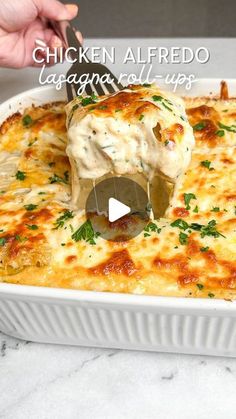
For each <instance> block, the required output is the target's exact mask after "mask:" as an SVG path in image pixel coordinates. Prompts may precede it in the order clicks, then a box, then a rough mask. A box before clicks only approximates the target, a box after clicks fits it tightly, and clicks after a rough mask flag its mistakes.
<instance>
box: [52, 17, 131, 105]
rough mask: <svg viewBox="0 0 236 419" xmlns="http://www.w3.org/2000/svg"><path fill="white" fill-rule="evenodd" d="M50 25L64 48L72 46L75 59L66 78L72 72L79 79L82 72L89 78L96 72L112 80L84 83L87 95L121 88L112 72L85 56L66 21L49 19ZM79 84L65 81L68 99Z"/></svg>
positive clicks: (74, 92) (99, 94)
mask: <svg viewBox="0 0 236 419" xmlns="http://www.w3.org/2000/svg"><path fill="white" fill-rule="evenodd" d="M50 25H51V26H52V27H53V29H54V31H55V32H56V34H57V35H58V36H59V38H60V39H61V40H62V41H63V44H64V47H65V48H68V47H73V49H72V50H71V51H70V56H71V58H72V59H73V60H74V59H76V60H77V61H76V62H75V63H74V64H72V66H71V68H70V69H69V70H68V72H67V74H66V78H67V79H68V77H69V76H70V75H72V74H76V75H77V79H79V77H81V76H82V75H83V74H88V75H89V78H90V76H91V77H92V76H93V75H94V74H98V76H99V78H101V77H102V76H105V75H107V77H106V79H107V80H109V81H112V83H111V84H110V83H108V82H107V81H105V82H104V83H101V82H99V81H98V82H97V83H88V84H86V85H85V89H84V90H85V92H86V93H87V95H91V94H92V93H94V94H96V95H97V96H102V95H105V94H108V93H115V92H117V91H118V90H121V89H123V86H122V84H121V83H119V82H118V80H117V78H116V77H115V76H114V74H113V73H112V72H111V71H110V70H109V69H108V68H107V67H106V66H105V65H102V64H96V63H93V62H92V61H90V60H89V59H88V58H87V56H86V55H85V53H84V50H83V47H82V45H81V44H80V42H79V40H78V39H77V37H76V34H75V32H74V30H73V28H72V27H71V25H70V23H69V22H68V21H65V20H64V21H59V22H56V21H50ZM82 53H83V54H82ZM84 57H85V58H84ZM81 86H82V84H81V83H78V84H75V83H71V84H70V83H68V82H66V89H67V97H68V100H69V101H71V100H72V99H73V98H74V97H75V96H77V95H78V94H77V91H78V89H79V88H81Z"/></svg>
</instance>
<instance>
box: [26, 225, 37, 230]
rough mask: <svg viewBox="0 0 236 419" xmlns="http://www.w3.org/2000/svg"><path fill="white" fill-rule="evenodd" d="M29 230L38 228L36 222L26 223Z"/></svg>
mask: <svg viewBox="0 0 236 419" xmlns="http://www.w3.org/2000/svg"><path fill="white" fill-rule="evenodd" d="M26 226H27V228H28V229H29V230H38V226H37V225H36V224H26Z"/></svg>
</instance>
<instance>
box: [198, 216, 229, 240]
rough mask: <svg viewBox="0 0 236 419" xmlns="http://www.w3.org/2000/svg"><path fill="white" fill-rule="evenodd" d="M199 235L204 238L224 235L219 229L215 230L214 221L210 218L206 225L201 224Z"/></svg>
mask: <svg viewBox="0 0 236 419" xmlns="http://www.w3.org/2000/svg"><path fill="white" fill-rule="evenodd" d="M200 232H201V237H202V238H204V237H205V236H212V237H216V238H217V237H220V236H221V237H224V238H225V236H223V234H221V233H220V232H219V231H217V230H216V221H215V220H211V221H209V223H208V224H207V225H206V226H201V230H200Z"/></svg>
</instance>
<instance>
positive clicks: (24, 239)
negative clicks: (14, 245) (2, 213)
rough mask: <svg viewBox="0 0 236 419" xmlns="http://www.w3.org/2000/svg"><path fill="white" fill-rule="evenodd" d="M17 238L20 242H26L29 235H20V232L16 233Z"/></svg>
mask: <svg viewBox="0 0 236 419" xmlns="http://www.w3.org/2000/svg"><path fill="white" fill-rule="evenodd" d="M15 239H16V240H17V241H18V242H19V243H24V242H26V241H27V240H28V239H27V237H22V236H20V235H19V234H16V235H15Z"/></svg>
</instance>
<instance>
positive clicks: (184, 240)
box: [179, 231, 188, 245]
mask: <svg viewBox="0 0 236 419" xmlns="http://www.w3.org/2000/svg"><path fill="white" fill-rule="evenodd" d="M179 242H180V244H183V245H184V244H188V235H187V234H185V233H183V232H182V231H181V232H180V233H179Z"/></svg>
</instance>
